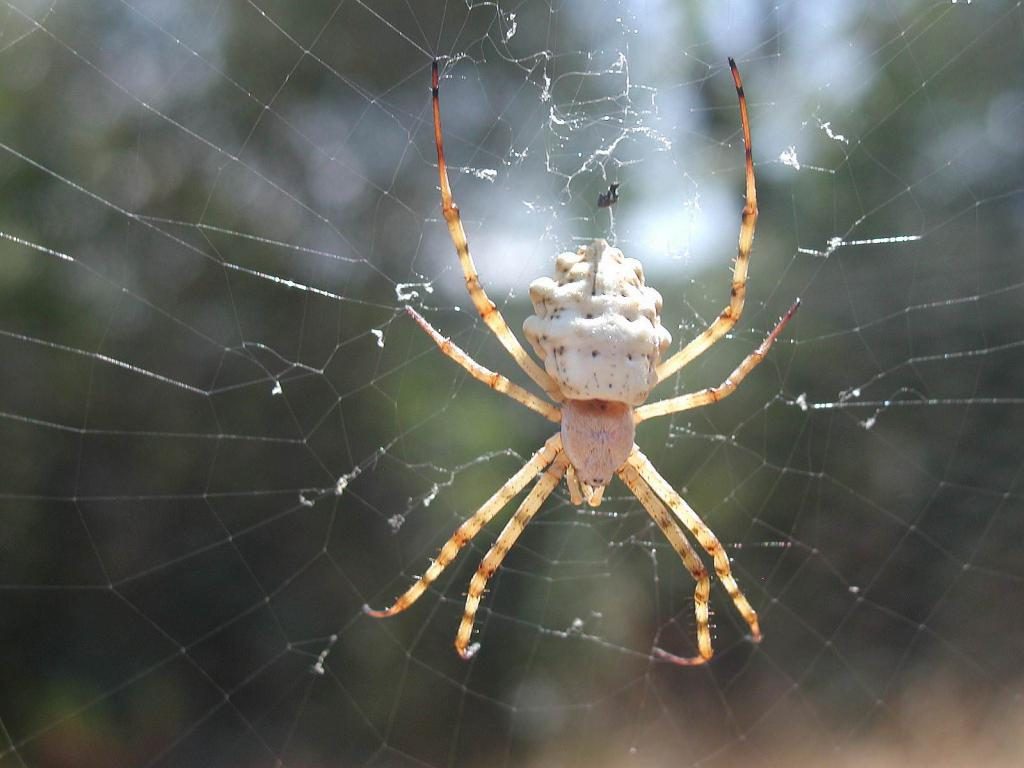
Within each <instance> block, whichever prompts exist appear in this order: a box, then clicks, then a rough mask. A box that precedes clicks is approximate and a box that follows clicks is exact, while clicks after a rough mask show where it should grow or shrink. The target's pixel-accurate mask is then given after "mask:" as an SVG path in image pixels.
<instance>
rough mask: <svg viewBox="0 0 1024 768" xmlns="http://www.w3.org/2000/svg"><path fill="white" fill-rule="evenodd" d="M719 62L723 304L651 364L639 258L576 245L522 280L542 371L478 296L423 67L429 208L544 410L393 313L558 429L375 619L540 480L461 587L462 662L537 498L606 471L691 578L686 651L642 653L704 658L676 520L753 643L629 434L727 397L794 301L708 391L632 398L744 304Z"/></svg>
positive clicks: (757, 636) (699, 597) (589, 484)
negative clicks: (727, 222) (728, 214)
mask: <svg viewBox="0 0 1024 768" xmlns="http://www.w3.org/2000/svg"><path fill="white" fill-rule="evenodd" d="M729 68H730V70H731V72H732V79H733V83H734V84H735V86H736V94H737V96H738V97H739V106H740V119H741V123H742V129H743V147H744V150H745V153H746V203H745V205H744V207H743V214H742V219H741V223H740V233H739V245H738V250H737V256H736V262H735V266H734V267H733V276H732V289H731V293H730V298H729V304H728V306H726V308H725V309H724V310H723V311H722V312H721V313H720V314H719V315H718V317H717V318H716V319H715V320H714V322H712V323H711V324H710V325H709V326H708V327H707V328H706V329H705V330H704V332H703V333H701V334H700V335H699V336H697V337H696V338H695V339H693V340H692V341H690V343H688V344H686V345H685V346H684V347H683V348H682V349H680V350H679V351H678V352H676V353H675V354H674V355H672V356H671V357H669V358H668V359H666V360H664V361H661V355H662V353H664V352H665V351H666V349H667V348H668V346H669V344H670V342H671V338H670V336H669V334H668V331H666V330H665V329H664V328H663V327H662V325H661V319H660V314H661V295H660V294H659V293H658V292H657V291H656V290H654V289H653V288H650V287H647V286H646V285H645V283H644V274H643V267H642V266H641V264H640V262H639V261H637V260H635V259H627V258H625V257H624V256H623V254H622V251H620V250H619V249H617V248H614V247H612V246H610V245H609V244H608V243H606V242H605V241H604V240H595V241H594V242H593V243H591V244H590V245H589V246H586V247H582V248H580V249H579V250H578V251H577V252H576V253H563V254H561V255H560V256H558V258H557V260H556V269H555V271H556V274H555V278H554V279H552V278H549V277H542V278H540V279H538V280H535V281H534V282H533V283H532V284H531V285H530V300H531V302H532V303H533V307H534V311H535V314H534V315H531V316H530V317H529V318H527V320H526V322H525V323H524V324H523V331H524V333H525V335H526V338H527V339H528V340H529V342H530V344H531V346H532V347H533V350H534V351H535V352H536V353H537V355H538V356H539V357H540V359H541V360H542V361H543V362H544V367H543V368H541V367H540V366H539V365H538V364H537V362H536V361H535V360H534V359H533V358H532V357H531V356H530V355H529V354H528V353H527V351H526V350H525V349H524V348H523V346H522V345H521V344H520V342H519V340H518V339H517V338H516V336H515V335H514V334H513V333H512V331H511V329H510V328H509V327H508V325H507V324H506V322H505V319H504V318H503V317H502V315H501V312H499V311H498V309H497V307H496V306H495V305H494V303H493V302H492V301H491V300H490V299H489V298H488V297H487V294H486V293H485V291H484V288H483V286H482V285H481V284H480V278H479V276H478V274H477V271H476V267H475V266H474V264H473V260H472V258H471V257H470V253H469V243H468V242H467V240H466V232H465V230H464V229H463V226H462V222H461V220H460V217H459V209H458V207H457V206H456V205H455V203H454V201H453V200H452V192H451V186H450V184H449V181H448V169H447V165H446V163H445V156H444V143H443V140H442V136H441V107H440V101H439V98H438V65H437V62H436V61H435V62H434V64H433V66H432V68H431V86H432V92H433V98H432V100H433V111H434V143H435V144H436V147H437V167H438V174H439V178H440V184H441V209H442V212H443V214H444V219H445V222H446V223H447V225H448V232H449V234H450V235H451V239H452V243H453V244H454V246H455V250H456V252H457V254H458V258H459V263H460V264H461V266H462V271H463V274H464V275H465V279H466V288H467V290H468V292H469V296H470V298H471V299H472V301H473V304H474V306H475V307H476V309H477V311H478V312H479V313H480V316H481V318H482V319H483V321H484V323H485V324H486V325H487V327H488V328H490V329H491V330H492V331H493V332H494V334H495V335H496V336H497V337H498V340H499V341H500V342H501V344H502V345H503V346H504V347H505V349H506V350H508V352H509V354H511V355H512V357H513V358H514V359H515V361H516V363H518V364H519V367H520V368H522V369H523V371H524V372H525V373H526V375H527V376H529V377H530V379H532V380H533V381H534V382H535V383H536V384H537V385H538V386H539V387H540V388H541V389H543V390H544V392H545V393H546V394H547V396H548V397H549V398H550V399H551V400H552V401H554V403H555V404H552V403H550V402H547V401H545V400H543V399H542V398H540V397H538V396H537V395H535V394H534V393H532V392H530V391H528V390H527V389H525V388H524V387H521V386H519V385H517V384H514V383H513V382H511V381H509V380H508V379H507V378H506V377H505V376H503V375H501V374H500V373H495V372H494V371H491V370H488V369H487V368H485V367H483V366H482V365H480V364H479V363H477V362H476V361H474V360H473V359H472V358H471V357H470V356H469V355H468V354H466V353H465V352H464V351H463V350H462V349H460V348H459V347H458V346H456V345H455V344H453V343H452V341H451V340H450V339H447V338H445V337H444V336H443V335H442V334H441V333H440V332H438V331H437V330H436V329H435V328H434V327H433V326H432V325H430V323H428V322H427V321H426V320H425V319H424V318H423V317H422V316H421V315H420V314H419V313H418V312H416V310H414V309H413V308H412V307H406V311H407V312H408V314H409V315H410V316H411V317H412V318H413V319H414V320H415V321H416V323H418V324H419V326H420V328H422V329H423V331H424V332H426V333H427V335H429V336H430V337H431V339H433V341H434V343H435V344H437V346H438V347H439V348H440V350H441V352H442V353H444V354H445V355H446V356H447V357H449V358H451V359H452V360H454V361H455V362H456V363H458V364H459V365H460V366H462V367H463V368H464V369H465V370H466V371H468V373H469V374H470V375H471V376H472V377H473V378H475V379H477V380H479V381H482V382H484V383H485V384H487V385H488V386H489V387H491V388H492V389H494V390H496V391H497V392H500V393H502V394H504V395H507V396H508V397H510V398H512V399H513V400H515V401H517V402H518V403H520V404H522V405H524V406H526V407H527V408H530V409H532V410H534V411H536V412H537V413H539V414H541V415H542V416H545V417H546V418H548V419H550V420H551V421H553V422H555V423H559V424H560V430H559V432H557V433H556V434H555V435H553V436H552V437H551V438H549V439H548V441H547V442H546V443H544V446H543V447H542V448H541V449H540V450H539V451H537V452H536V453H535V454H534V455H533V457H532V458H531V459H530V460H529V461H527V462H526V464H525V465H524V466H523V467H522V468H521V469H520V470H519V471H518V472H516V473H515V474H514V475H512V477H511V478H509V480H508V481H507V482H506V483H505V484H504V485H503V486H501V488H499V489H498V490H497V491H496V492H495V493H494V495H493V496H491V497H490V498H489V499H488V500H487V501H486V502H484V504H483V506H481V507H480V508H479V509H478V510H477V511H476V512H475V513H474V514H473V515H472V516H471V517H469V518H468V519H466V520H465V521H464V522H463V523H462V525H460V526H459V527H458V529H456V531H455V533H453V534H452V536H451V538H450V539H448V541H447V542H446V543H445V545H444V546H443V547H442V548H441V551H440V553H439V554H438V556H437V558H436V559H435V560H434V561H433V562H432V563H431V564H430V566H429V567H428V568H427V570H426V572H425V573H424V574H423V575H422V576H421V577H420V578H419V579H418V580H417V581H416V583H414V584H413V585H412V586H411V587H409V589H408V590H407V591H406V592H405V593H404V594H402V595H401V596H399V597H398V598H397V599H396V600H395V602H394V603H393V604H392V605H391V607H390V608H387V609H385V610H373V609H371V608H370V607H369V606H365V607H364V610H365V612H366V613H368V614H369V615H371V616H375V617H378V618H379V617H385V616H394V615H395V614H398V613H401V612H402V611H404V610H405V609H406V608H408V607H409V606H411V605H412V604H413V603H415V602H416V600H418V599H419V598H420V596H421V595H423V593H424V592H425V591H426V590H427V588H428V587H429V586H430V585H431V584H432V583H433V582H434V580H435V579H437V578H438V576H440V575H441V573H442V571H444V569H445V568H446V567H447V566H448V564H449V563H451V562H452V561H453V560H454V559H455V557H456V555H457V554H458V553H459V550H461V549H462V548H463V547H464V546H465V545H466V544H468V543H469V542H470V541H471V540H472V539H473V537H475V536H476V535H477V534H478V533H479V532H480V531H481V530H482V529H483V527H484V526H485V525H486V524H487V523H488V522H490V520H491V519H492V518H494V516H495V515H496V514H497V513H498V512H499V511H500V510H501V509H502V508H503V507H505V506H506V505H507V504H508V503H509V502H510V501H511V500H512V499H513V498H514V497H515V496H516V495H517V494H519V492H520V491H522V490H523V489H524V488H526V486H527V485H528V484H529V483H530V482H532V481H533V480H534V479H535V478H538V476H539V479H537V481H536V483H535V484H534V486H533V488H532V489H531V490H530V492H529V493H528V494H527V495H526V498H525V499H524V500H523V502H522V503H521V504H520V505H519V508H518V509H517V510H516V512H515V514H514V515H513V516H512V518H511V519H510V520H509V521H508V523H507V524H506V525H505V528H504V529H503V530H502V531H501V533H500V534H499V535H498V538H497V540H496V541H495V542H494V544H493V546H492V547H491V548H490V550H489V551H488V552H487V554H486V555H485V556H484V558H483V560H482V561H481V562H480V565H479V567H478V568H477V570H476V573H475V574H474V575H473V578H472V580H471V581H470V584H469V592H468V595H467V597H466V607H465V612H464V613H463V616H462V622H461V624H460V625H459V629H458V632H457V633H456V635H455V649H456V651H457V652H458V653H459V655H460V656H461V657H462V658H464V659H469V658H471V657H472V656H473V655H474V654H475V653H476V652H477V650H478V649H479V643H472V644H471V643H470V640H471V638H472V633H473V624H474V621H475V618H476V613H477V609H478V607H479V605H480V599H481V597H482V595H483V593H484V589H485V588H486V586H487V581H488V579H490V578H491V576H493V575H494V573H495V571H496V570H497V569H498V567H499V566H500V565H501V562H502V560H503V559H504V557H505V555H506V554H508V551H509V550H510V549H511V548H512V546H513V545H514V544H515V542H516V540H517V539H518V538H519V535H520V534H521V533H522V532H523V529H524V528H525V527H526V525H527V523H529V522H530V520H531V518H533V516H534V514H536V512H537V510H538V509H539V508H540V506H541V504H543V502H544V500H545V499H546V498H547V497H548V496H549V495H550V494H551V492H552V491H554V489H555V488H556V487H557V485H558V484H559V482H560V481H561V480H562V478H563V477H564V478H565V481H566V485H567V487H568V490H569V496H570V499H571V501H572V503H573V504H576V505H579V504H582V503H584V502H586V503H588V504H590V505H591V506H594V507H596V506H597V505H599V504H600V503H601V496H602V494H603V492H604V489H605V487H606V486H607V485H608V483H609V482H610V481H611V479H612V476H613V475H617V476H618V477H619V479H620V480H621V481H622V482H623V483H624V484H625V486H626V487H627V488H629V490H630V491H632V493H633V494H634V495H635V496H636V497H637V499H638V500H639V501H640V503H641V504H642V505H643V507H644V508H645V509H646V510H647V512H648V513H649V514H650V516H651V517H652V518H653V520H654V522H655V523H656V524H657V525H658V527H659V528H660V529H661V531H662V533H663V534H664V535H665V537H666V538H667V539H668V541H669V542H670V543H671V545H672V547H673V548H674V549H675V551H676V552H677V553H678V554H679V557H680V558H681V559H682V561H683V565H684V566H685V567H686V568H687V569H688V570H689V571H690V573H691V575H692V576H693V578H694V580H695V581H696V589H695V590H694V611H695V615H696V624H697V655H696V656H693V657H682V656H677V655H675V654H672V653H669V652H667V651H664V650H662V649H660V648H655V649H654V653H655V655H656V656H657V657H658V658H661V659H663V660H666V661H669V662H673V663H675V664H680V665H696V664H703V663H705V662H706V661H708V660H709V659H710V658H711V657H712V654H713V649H712V645H711V628H710V623H709V619H708V613H709V603H710V594H711V577H710V574H709V572H708V569H707V568H706V567H705V565H704V563H703V561H702V560H701V558H700V556H699V555H698V554H697V551H696V550H695V548H694V547H693V545H692V544H690V542H689V540H688V539H687V538H686V537H685V534H684V533H683V529H684V528H685V529H686V530H687V531H689V532H690V534H691V535H692V536H693V537H694V538H695V539H696V540H697V542H698V543H699V544H700V546H701V547H702V548H703V549H704V551H705V552H707V554H708V555H709V556H710V557H711V560H712V562H713V563H714V569H715V573H716V574H717V576H718V579H719V581H721V582H722V585H723V586H724V587H725V590H726V592H727V593H728V594H729V597H731V598H732V602H733V604H734V605H735V606H736V610H737V611H738V612H739V614H740V616H742V617H743V619H744V620H745V621H746V623H747V625H748V626H749V627H750V638H751V639H752V640H753V641H754V642H760V640H761V628H760V625H759V624H758V620H757V613H756V612H755V611H754V609H753V608H751V606H750V603H749V602H748V601H747V598H746V596H745V595H744V594H743V591H742V590H741V589H740V587H739V585H738V584H737V583H736V579H735V578H734V577H733V575H732V570H731V569H730V567H729V557H728V555H727V554H726V552H725V550H724V549H723V547H722V545H721V543H719V541H718V538H717V537H716V536H715V534H714V533H713V532H712V531H711V529H710V528H709V527H708V526H707V525H706V524H705V523H704V522H703V521H702V520H701V519H700V517H699V516H698V515H697V513H696V512H694V511H693V509H692V508H691V507H690V505H689V504H687V503H686V501H684V500H683V498H682V497H681V496H680V495H679V494H678V493H676V491H675V490H674V489H673V488H672V486H671V485H670V484H669V483H668V481H666V480H665V479H664V478H662V476H661V475H660V474H659V473H658V471H657V470H656V469H655V468H654V465H653V464H651V462H650V460H649V459H648V458H647V457H646V456H644V454H643V453H642V452H641V451H640V449H639V448H638V447H637V445H636V444H635V443H634V442H633V437H634V430H635V425H636V424H638V423H639V422H641V421H644V420H646V419H650V418H653V417H655V416H666V415H668V414H672V413H678V412H679V411H685V410H688V409H691V408H699V407H701V406H704V405H709V404H711V403H715V402H717V401H719V400H721V399H722V398H723V397H727V396H728V395H730V394H732V393H733V392H734V391H735V390H736V387H737V386H738V385H739V384H740V382H741V381H742V380H743V379H744V378H745V377H746V376H747V374H749V373H750V372H751V370H753V369H754V367H755V366H757V365H758V364H759V363H760V362H761V361H762V360H763V359H764V357H765V355H766V354H767V353H768V350H769V348H770V347H771V346H772V344H773V343H774V342H775V340H776V338H778V336H779V334H780V333H781V332H782V329H783V328H784V327H785V325H786V323H787V322H788V321H789V319H790V318H791V317H792V316H793V314H794V313H795V312H796V310H797V307H799V305H800V300H799V299H797V300H796V301H795V302H794V303H793V305H792V306H791V307H790V308H789V310H788V311H787V312H786V314H785V315H783V317H782V318H781V319H780V320H779V322H778V324H777V325H776V326H775V328H774V329H773V330H772V331H771V333H769V334H768V336H767V337H765V339H764V341H762V342H761V345H760V346H759V347H758V348H757V349H756V350H755V351H754V352H752V353H751V354H750V355H748V356H747V357H746V358H745V359H744V360H743V362H741V363H740V364H739V365H738V366H737V367H736V369H735V370H734V371H733V372H732V373H731V374H729V376H728V378H726V379H725V381H723V382H722V383H721V384H719V385H718V386H715V387H708V388H706V389H702V390H700V391H697V392H693V393H690V394H683V395H678V396H676V397H670V398H667V399H665V400H660V401H658V402H653V403H647V404H644V402H645V401H646V400H647V397H648V395H649V394H650V392H651V390H652V389H653V388H654V387H655V386H656V385H657V384H658V383H660V382H662V381H664V380H665V379H667V378H668V377H670V376H671V375H672V374H674V373H676V372H677V371H679V369H681V368H682V367H683V366H684V365H686V364H687V363H689V362H690V361H691V360H693V359H694V358H695V357H697V356H698V355H700V354H701V353H703V352H704V351H706V350H707V349H708V348H709V347H711V346H712V345H713V344H714V343H715V342H717V341H718V340H719V339H721V338H722V337H723V336H725V334H726V333H728V332H729V330H730V329H731V328H732V327H733V326H734V325H735V324H736V322H737V321H738V320H739V318H740V313H741V312H742V311H743V303H744V298H745V294H746V284H747V264H748V261H749V257H750V248H751V244H752V243H753V239H754V227H755V224H756V221H757V196H756V192H755V189H754V165H753V160H752V158H751V150H750V124H749V122H748V118H747V103H746V99H745V97H744V95H743V83H742V80H741V79H740V73H739V70H738V69H737V68H736V62H735V61H733V60H732V59H731V58H730V59H729ZM670 510H671V512H670ZM673 516H674V517H673Z"/></svg>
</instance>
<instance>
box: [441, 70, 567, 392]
mask: <svg viewBox="0 0 1024 768" xmlns="http://www.w3.org/2000/svg"><path fill="white" fill-rule="evenodd" d="M431 87H432V90H433V104H434V143H435V144H436V145H437V171H438V176H439V178H440V181H441V212H442V213H443V214H444V220H445V223H447V224H448V234H449V235H451V238H452V244H453V245H454V246H455V251H456V252H457V253H458V255H459V264H460V265H461V266H462V273H463V275H465V278H466V290H467V291H468V292H469V298H470V299H471V300H472V301H473V305H474V306H475V307H476V310H477V312H479V313H480V317H481V318H482V319H483V321H484V323H486V324H487V327H488V328H490V329H491V330H492V331H493V332H494V335H495V336H497V337H498V341H500V342H501V344H502V346H503V347H505V349H507V350H508V352H509V354H510V355H512V357H513V358H515V361H516V363H518V364H519V367H520V368H522V369H523V371H525V372H526V375H527V376H529V377H530V378H531V379H533V380H534V382H536V383H537V384H538V385H539V386H540V388H541V389H543V390H544V391H545V392H547V394H548V397H550V398H551V399H552V400H554V401H555V402H561V401H562V399H563V398H562V393H561V391H560V390H559V388H558V384H557V383H555V380H554V379H552V378H551V377H550V376H549V375H548V373H547V371H545V370H544V369H543V368H541V367H540V366H539V365H538V364H537V363H536V361H534V359H533V358H532V357H530V355H529V354H528V353H527V352H526V350H525V349H524V348H523V345H522V344H520V343H519V339H517V338H516V336H515V334H513V333H512V330H511V329H510V328H509V327H508V323H506V322H505V318H504V317H502V315H501V312H500V311H498V308H497V307H496V306H495V305H494V302H493V301H491V300H490V299H489V298H488V297H487V293H486V292H485V291H484V288H483V286H482V285H481V284H480V276H479V274H478V273H477V271H476V265H475V264H474V263H473V257H472V256H470V254H469V241H468V240H467V238H466V230H465V229H464V228H463V226H462V218H461V216H460V215H459V207H458V206H457V205H456V204H455V201H454V200H452V188H451V184H450V183H449V181H448V165H447V163H446V162H445V159H444V139H443V138H442V136H441V102H440V99H439V97H438V72H437V62H436V61H435V62H434V63H433V66H432V67H431Z"/></svg>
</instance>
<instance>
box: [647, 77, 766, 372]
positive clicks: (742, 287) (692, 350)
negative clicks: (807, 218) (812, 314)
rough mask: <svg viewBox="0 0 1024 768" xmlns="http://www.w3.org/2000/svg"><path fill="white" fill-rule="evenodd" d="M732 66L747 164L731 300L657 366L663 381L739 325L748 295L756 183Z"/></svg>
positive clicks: (744, 106) (739, 80)
mask: <svg viewBox="0 0 1024 768" xmlns="http://www.w3.org/2000/svg"><path fill="white" fill-rule="evenodd" d="M729 69H730V71H731V72H732V82H733V85H734V86H736V96H737V97H738V98H739V102H740V126H741V128H742V130H743V151H744V155H745V168H746V193H745V202H744V204H743V213H742V216H741V219H740V236H739V242H738V244H737V247H736V263H735V265H734V266H733V270H732V287H731V289H730V291H729V304H728V306H726V308H725V309H723V310H722V312H721V314H719V315H718V317H717V318H716V319H715V321H714V322H713V323H712V324H711V325H710V326H708V328H707V329H706V330H705V331H704V332H703V333H702V334H701V335H700V336H698V337H697V338H695V339H694V340H693V341H691V342H690V343H689V344H687V345H686V346H685V347H683V348H682V349H681V350H679V351H678V352H676V353H675V354H674V355H672V357H670V358H669V359H668V360H665V361H664V362H663V363H661V365H659V366H658V381H664V380H665V379H667V378H668V377H669V376H671V375H672V374H673V373H675V372H676V371H678V370H679V369H680V368H682V367H683V366H684V365H686V364H687V363H689V362H690V361H691V360H693V359H694V358H695V357H697V356H698V355H700V354H702V353H704V352H705V351H707V350H708V349H709V348H710V347H711V346H712V345H713V344H714V343H715V342H716V341H718V340H719V339H720V338H722V337H723V336H725V334H727V333H728V332H729V331H730V330H731V329H732V327H733V326H734V325H736V323H737V322H738V321H739V319H740V315H742V314H743V303H744V300H745V299H746V295H747V266H748V265H749V263H750V249H751V248H752V247H753V245H754V230H755V228H756V227H757V187H756V185H755V184H754V155H753V150H752V149H751V145H750V117H749V116H748V114H747V97H746V96H745V95H744V93H743V80H742V78H741V77H740V71H739V69H738V68H737V67H736V62H735V61H733V60H732V58H730V59H729Z"/></svg>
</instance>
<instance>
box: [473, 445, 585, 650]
mask: <svg viewBox="0 0 1024 768" xmlns="http://www.w3.org/2000/svg"><path fill="white" fill-rule="evenodd" d="M568 465H569V459H568V458H566V456H565V454H564V453H561V452H559V454H558V456H556V457H555V460H554V461H553V462H552V463H551V465H550V466H549V467H548V468H547V469H546V470H545V471H544V474H543V475H542V476H541V478H540V480H538V481H537V484H536V485H534V486H533V490H531V491H530V493H529V494H528V495H527V497H526V498H525V499H523V503H522V504H520V505H519V509H517V510H516V513H515V514H514V515H513V516H512V519H511V520H509V521H508V523H506V525H505V528H504V529H503V530H502V532H501V533H500V534H499V535H498V538H497V540H496V541H495V542H494V545H493V546H492V547H491V548H490V549H489V550H488V551H487V554H486V555H484V558H483V560H481V561H480V565H479V566H478V567H477V569H476V573H474V574H473V578H472V579H471V580H470V582H469V593H468V594H467V595H466V610H465V612H464V613H463V614H462V623H461V624H459V631H458V632H457V633H456V634H455V650H456V651H458V653H459V656H461V657H462V658H464V659H470V658H472V657H473V655H474V654H475V653H476V652H477V650H479V648H480V645H479V643H474V644H473V645H470V644H469V639H470V637H471V636H472V634H473V622H474V621H475V619H476V611H477V608H478V607H479V606H480V598H481V596H482V595H483V593H484V589H485V588H486V587H487V581H488V579H490V578H491V576H493V575H494V572H495V571H497V570H498V567H499V566H500V565H501V561H502V560H504V559H505V555H507V554H508V551H509V550H510V549H512V547H513V545H514V544H515V543H516V539H518V538H519V535H520V534H521V533H522V532H523V529H524V528H525V527H526V524H527V523H529V522H530V520H531V519H532V518H533V516H534V515H535V514H536V512H537V510H538V509H540V505H541V504H543V503H544V500H545V499H546V498H547V497H548V496H550V495H551V492H552V491H553V490H555V487H556V486H557V485H558V482H559V481H560V480H561V479H562V475H563V474H565V470H566V467H567V466H568Z"/></svg>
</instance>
